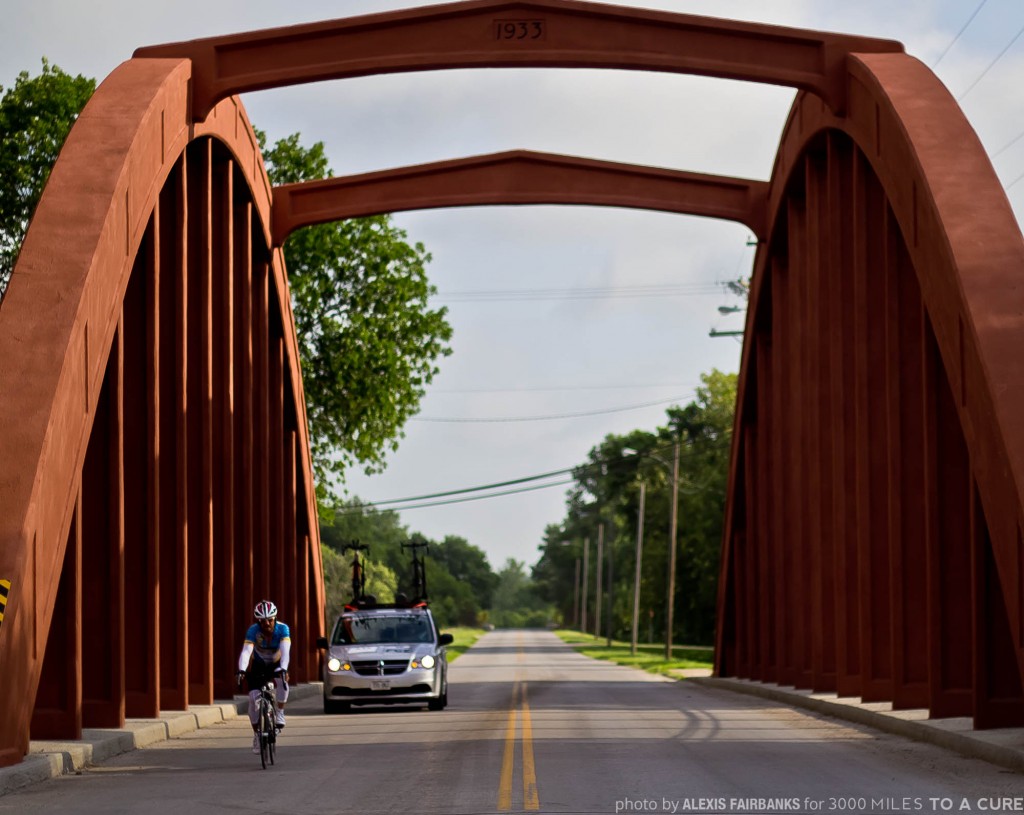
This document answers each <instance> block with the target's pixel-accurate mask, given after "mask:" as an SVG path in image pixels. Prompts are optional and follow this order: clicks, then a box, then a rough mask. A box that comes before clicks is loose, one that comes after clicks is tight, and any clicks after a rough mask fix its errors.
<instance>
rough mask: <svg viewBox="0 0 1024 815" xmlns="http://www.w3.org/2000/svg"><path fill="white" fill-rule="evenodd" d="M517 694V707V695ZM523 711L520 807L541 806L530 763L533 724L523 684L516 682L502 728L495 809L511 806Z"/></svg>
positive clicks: (532, 766) (532, 764) (536, 808)
mask: <svg viewBox="0 0 1024 815" xmlns="http://www.w3.org/2000/svg"><path fill="white" fill-rule="evenodd" d="M517 696H518V697H519V703H518V706H517V703H516V697H517ZM520 713H522V721H523V727H522V733H523V738H522V745H523V809H525V810H538V809H540V800H539V799H538V797H537V771H536V768H535V766H534V763H533V724H532V723H531V721H530V704H529V702H527V701H526V683H525V682H516V683H515V684H514V685H513V686H512V706H511V708H509V711H508V724H507V726H506V728H505V755H504V756H503V757H502V760H501V782H500V783H499V784H498V811H499V812H507V811H508V810H510V809H511V808H512V776H513V775H514V774H515V764H516V720H517V718H518V716H519V714H520Z"/></svg>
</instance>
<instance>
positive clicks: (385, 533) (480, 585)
mask: <svg viewBox="0 0 1024 815" xmlns="http://www.w3.org/2000/svg"><path fill="white" fill-rule="evenodd" d="M331 515H332V517H333V520H332V521H331V522H329V523H328V522H325V521H323V520H322V521H321V524H320V540H321V544H322V548H323V550H324V563H325V566H324V571H325V582H328V583H329V584H330V583H331V582H334V581H337V580H341V581H342V585H341V588H340V589H339V591H340V592H341V593H342V594H345V593H346V592H347V594H346V599H347V597H348V595H349V594H351V591H350V589H349V586H350V585H351V575H352V572H351V567H350V566H349V565H346V566H345V570H344V571H342V572H339V573H337V575H335V574H334V573H331V574H327V567H326V563H327V561H328V560H329V559H331V560H333V559H334V557H335V556H336V553H337V552H340V551H341V549H342V547H343V546H344V545H345V544H347V543H351V542H352V541H355V540H358V541H359V542H360V543H364V544H368V545H369V546H370V551H369V553H368V557H369V558H370V559H371V560H372V562H373V563H375V564H380V566H382V567H384V568H385V569H387V570H388V572H389V573H391V574H393V575H394V577H395V591H396V592H403V593H405V594H410V593H411V591H412V567H411V564H412V561H411V557H410V554H409V550H408V549H403V547H402V545H403V544H408V543H426V544H427V550H426V555H425V557H424V561H425V566H426V573H427V589H428V593H429V596H430V606H431V608H432V609H433V611H434V617H435V618H436V619H437V620H438V624H439V625H470V626H472V625H478V624H480V623H481V622H482V621H483V620H485V619H486V612H487V609H488V608H489V607H490V605H491V599H492V595H493V592H494V589H495V587H496V586H497V584H498V577H497V575H495V574H494V572H493V571H492V569H491V566H490V564H489V563H488V561H487V555H485V554H484V552H483V550H481V549H480V548H478V547H476V546H474V545H473V544H471V543H469V541H467V540H466V539H465V538H460V537H457V536H454V535H449V536H447V537H446V538H444V540H441V541H433V540H429V539H428V538H426V537H425V536H423V535H421V534H420V533H418V532H410V531H409V530H408V529H407V528H406V527H404V526H402V525H401V524H400V522H399V518H398V514H397V513H395V512H391V511H387V510H385V511H383V512H382V511H379V510H376V509H374V508H372V507H368V506H364V505H363V504H362V502H360V501H359V499H358V498H351V499H348V500H344V501H338V502H337V503H336V504H335V505H334V507H333V511H332V513H331ZM350 561H351V557H347V556H346V558H345V562H346V564H348V563H349V562H350ZM372 568H374V567H371V569H372ZM367 577H368V580H369V579H372V578H373V572H372V571H371V570H368V571H367ZM332 591H333V589H332V588H331V586H330V585H328V595H329V596H330V595H331V592H332ZM371 593H373V592H371ZM376 596H377V597H378V599H381V595H376ZM384 596H386V597H387V598H388V599H391V598H393V597H394V592H392V593H389V594H386V595H384Z"/></svg>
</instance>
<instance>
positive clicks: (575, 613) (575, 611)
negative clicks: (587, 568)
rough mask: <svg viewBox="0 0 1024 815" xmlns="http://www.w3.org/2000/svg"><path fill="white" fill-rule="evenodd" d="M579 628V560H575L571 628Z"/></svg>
mask: <svg viewBox="0 0 1024 815" xmlns="http://www.w3.org/2000/svg"><path fill="white" fill-rule="evenodd" d="M579 626H580V559H579V558H576V582H575V583H573V592H572V627H573V628H576V629H579Z"/></svg>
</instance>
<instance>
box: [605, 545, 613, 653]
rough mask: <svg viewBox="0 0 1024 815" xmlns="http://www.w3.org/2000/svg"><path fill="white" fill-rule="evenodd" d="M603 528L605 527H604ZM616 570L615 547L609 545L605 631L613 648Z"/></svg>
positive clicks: (609, 644)
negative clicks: (613, 592)
mask: <svg viewBox="0 0 1024 815" xmlns="http://www.w3.org/2000/svg"><path fill="white" fill-rule="evenodd" d="M602 528H603V527H602ZM614 570H615V547H614V546H612V545H611V543H609V544H608V622H607V623H605V630H606V631H607V632H608V647H609V648H611V647H612V626H614V625H615V615H614V614H613V613H612V612H613V611H614V610H615V602H614V600H613V597H612V591H613V586H614V585H615V582H614V577H615V576H614V574H613V572H614Z"/></svg>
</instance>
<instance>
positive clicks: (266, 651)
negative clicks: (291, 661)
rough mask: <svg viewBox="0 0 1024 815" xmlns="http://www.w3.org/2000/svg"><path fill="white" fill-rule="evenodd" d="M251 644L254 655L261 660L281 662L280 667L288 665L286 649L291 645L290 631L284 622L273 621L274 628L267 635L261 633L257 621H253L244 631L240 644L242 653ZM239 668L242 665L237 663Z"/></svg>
mask: <svg viewBox="0 0 1024 815" xmlns="http://www.w3.org/2000/svg"><path fill="white" fill-rule="evenodd" d="M250 645H251V646H252V648H253V650H254V651H255V653H256V656H257V657H258V658H259V659H261V660H262V661H263V662H266V663H268V664H271V665H272V664H274V663H275V662H281V663H282V664H281V667H282V668H287V667H288V651H289V650H290V646H291V633H290V632H289V630H288V626H287V625H286V624H285V623H274V630H273V631H272V632H271V633H270V635H269V636H268V635H267V634H264V633H263V629H262V628H260V625H259V623H253V624H252V625H250V626H249V630H248V631H246V632H245V643H244V644H243V646H242V653H243V654H245V652H246V651H247V650H248V646H250ZM239 668H240V669H241V670H245V667H244V666H241V665H239Z"/></svg>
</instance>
